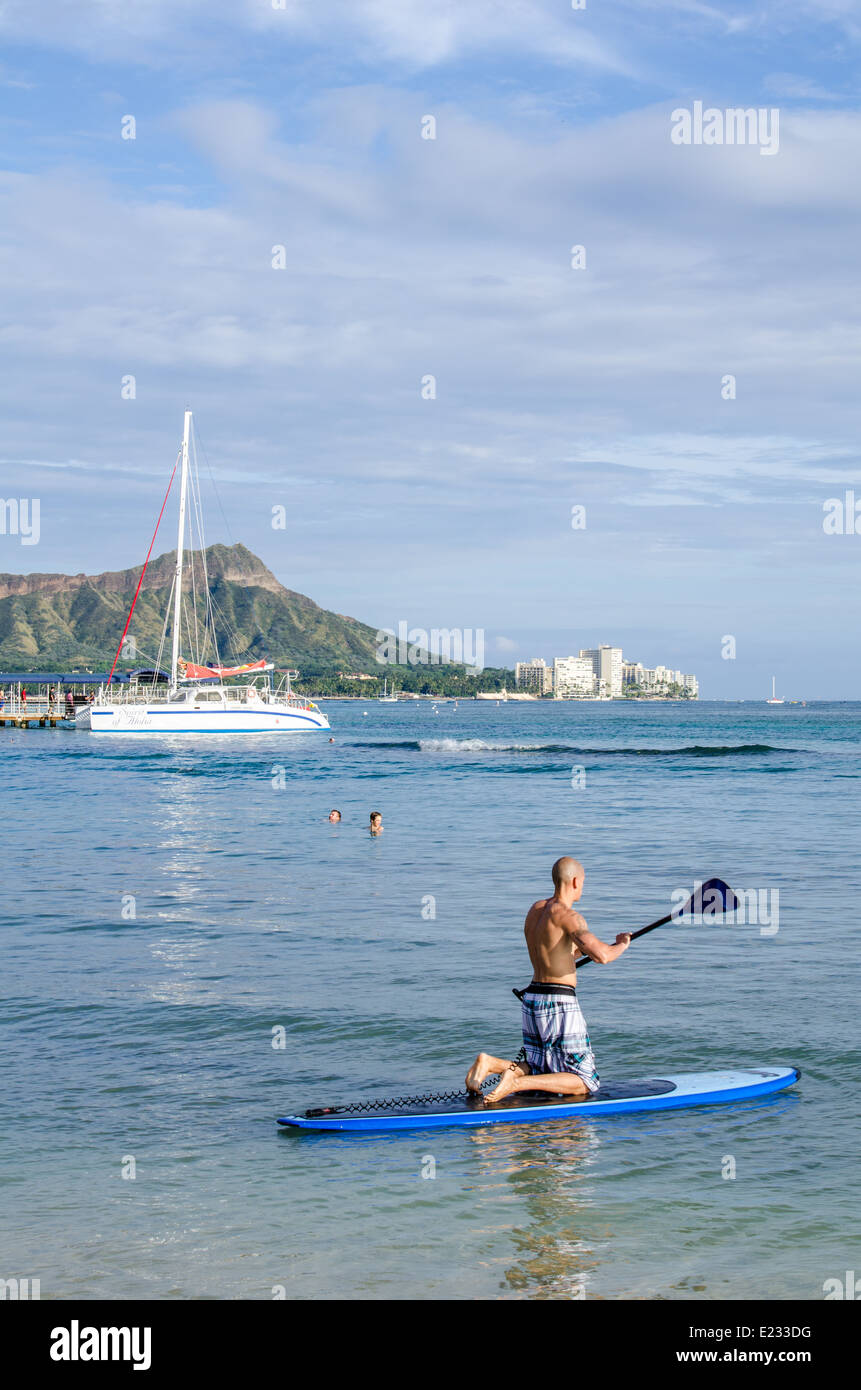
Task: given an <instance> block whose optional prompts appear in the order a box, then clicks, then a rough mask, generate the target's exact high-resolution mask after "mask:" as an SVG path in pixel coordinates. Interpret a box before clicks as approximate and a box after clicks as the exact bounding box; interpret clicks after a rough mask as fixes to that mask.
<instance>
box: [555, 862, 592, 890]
mask: <svg viewBox="0 0 861 1390" xmlns="http://www.w3.org/2000/svg"><path fill="white" fill-rule="evenodd" d="M585 877H586V870H585V869H584V868H583V865H582V864H581V863H580V860H579V859H572V858H571V856H570V854H564V855H563V856H562V858H561V859H557V860H556V863H555V864H554V865H553V887H554V888H555V889H556V891H557V893H558V891H559V889H560V888H567V887H568V885H569V884H571V883H573V884H574V885H575V886H576V885H577V884H582V882H583V880H584V878H585Z"/></svg>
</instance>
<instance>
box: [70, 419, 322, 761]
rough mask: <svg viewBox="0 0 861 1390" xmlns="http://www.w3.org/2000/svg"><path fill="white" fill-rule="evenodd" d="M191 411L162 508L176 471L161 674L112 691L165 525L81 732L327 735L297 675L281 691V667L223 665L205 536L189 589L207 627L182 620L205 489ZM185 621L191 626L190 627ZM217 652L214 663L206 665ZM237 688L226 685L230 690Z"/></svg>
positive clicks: (79, 720)
mask: <svg viewBox="0 0 861 1390" xmlns="http://www.w3.org/2000/svg"><path fill="white" fill-rule="evenodd" d="M191 418H192V417H191V411H190V410H187V411H186V412H185V423H184V428H183V433H182V447H181V450H180V454H179V458H178V459H177V463H176V464H175V465H174V470H173V473H172V474H171V480H170V483H168V488H167V494H166V495H165V500H164V503H163V504H162V510H161V514H160V516H159V521H161V515H163V514H164V507H165V505H166V503H167V496H168V494H169V493H170V490H171V486H172V484H173V479H174V477H175V476H176V470H177V467H179V470H180V490H179V529H178V535H177V547H176V570H175V572H174V578H173V587H172V590H171V596H170V601H169V602H168V605H167V612H166V613H165V619H164V627H163V629H162V637H161V648H160V650H159V659H158V660H157V662H156V666H155V670H154V671H153V672H151V673H150V675H151V676H152V683H151V684H149V685H141V684H137V685H131V684H130V685H118V684H114V685H112V684H111V680H112V678H113V675H114V672H115V670H116V666H117V662H118V660H119V658H120V653H121V651H122V649H123V643H124V642H125V639H126V635H127V633H128V630H129V625H130V623H131V620H132V614H133V613H134V609H135V604H136V603H137V599H138V594H139V593H140V591H141V585H142V584H143V577H144V575H145V573H146V568H147V565H148V564H149V560H150V556H151V555H152V549H153V545H154V544H155V538H156V535H157V534H158V524H156V529H155V532H154V534H153V538H152V541H151V543H150V548H149V553H148V555H147V558H146V561H145V563H144V566H143V569H142V570H141V576H140V579H139V580H138V586H137V590H136V592H135V596H134V599H133V600H132V605H131V608H130V610H129V615H128V618H127V619H126V626H125V631H124V632H123V635H122V637H121V638H120V645H119V646H118V647H117V654H116V656H115V657H114V664H113V666H112V667H111V672H110V675H109V676H108V681H107V684H106V685H105V686H104V687H103V688H102V689H101V690H100V691H99V693H98V695H97V696H96V698H95V700H94V701H93V703H92V704H91V705H86V706H84V707H83V708H82V709H81V710H80V711H79V712H78V714H77V716H76V724H77V726H78V727H79V728H85V729H90V730H91V731H92V733H94V734H263V733H277V734H289V733H296V732H301V731H307V730H314V729H328V728H329V721H328V719H327V718H326V716H325V714H323V713H322V711H321V710H319V709H318V708H317V706H316V705H315V704H313V703H312V702H311V701H310V700H305V699H302V698H301V697H299V696H296V695H294V694H293V692H292V690H291V688H290V677H291V675H295V674H296V673H295V672H291V671H286V672H281V673H279V674H280V675H281V677H282V679H281V680H280V681H279V683H278V685H277V686H276V685H275V683H274V681H273V672H274V669H275V668H274V665H273V663H272V662H271V661H252V662H244V663H240V664H239V665H233V666H225V665H222V664H221V662H220V661H219V658H218V646H217V642H216V636H215V615H214V611H213V603H212V594H211V592H210V588H209V578H208V575H207V573H206V547H205V544H204V542H203V536H202V534H201V537H200V541H201V545H200V557H201V561H202V566H203V574H202V575H201V576H200V577H199V579H198V577H197V576H196V574H195V572H194V551H193V550H191V551H190V554H189V561H190V564H189V569H190V576H189V577H190V584H189V585H188V586H187V587H190V588H191V589H192V593H193V594H194V593H196V592H197V591H198V588H199V591H200V593H201V596H202V597H203V598H204V599H205V604H206V621H205V622H204V624H203V633H202V634H201V632H200V623H199V621H198V614H197V609H196V607H195V606H194V605H193V604H192V605H190V607H191V612H190V613H189V614H185V615H184V613H183V572H184V569H185V542H186V515H187V512H188V510H189V491H191V502H192V507H193V510H194V512H195V514H196V516H197V518H198V529H199V530H202V527H201V522H200V514H201V509H200V487H199V481H198V479H197V470H196V468H195V469H194V472H193V476H190V470H189V444H190V440H191ZM171 610H172V614H173V621H172V631H171V662H170V679H169V681H167V682H164V681H162V683H161V685H159V682H158V677H159V675H160V668H161V656H162V649H163V648H164V645H165V642H166V637H167V631H168V624H169V622H170V619H171ZM184 619H185V620H184ZM183 631H184V632H185V634H186V640H187V641H188V642H189V643H190V645H191V646H192V647H193V649H194V653H195V660H194V661H188V660H184V659H183V657H182V656H181V655H180V644H181V637H182V634H183ZM210 649H211V651H212V653H213V659H212V660H209V661H208V660H206V656H207V653H208V652H209V650H210ZM229 681H230V682H236V683H235V684H233V683H231V684H227V683H226V682H229Z"/></svg>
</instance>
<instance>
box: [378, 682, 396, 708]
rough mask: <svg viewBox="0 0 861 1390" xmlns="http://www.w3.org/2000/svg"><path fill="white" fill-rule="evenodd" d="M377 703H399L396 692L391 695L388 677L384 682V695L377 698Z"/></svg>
mask: <svg viewBox="0 0 861 1390" xmlns="http://www.w3.org/2000/svg"><path fill="white" fill-rule="evenodd" d="M377 703H378V704H381V705H396V704H397V703H398V697H397V695H396V693H395V691H394V690H393V691H392V693H391V695H390V694H389V681H388V677H386V679H385V680H384V681H383V693H382V695H378V696H377Z"/></svg>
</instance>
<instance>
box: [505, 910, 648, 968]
mask: <svg viewBox="0 0 861 1390" xmlns="http://www.w3.org/2000/svg"><path fill="white" fill-rule="evenodd" d="M523 932H524V935H525V937H526V947H527V950H528V951H529V959H530V960H531V962H532V978H533V979H534V980H535V982H536V984H538V983H542V984H552V985H573V986H575V987H576V984H577V971H576V970H575V969H574V962H575V960H576V959H577V957H578V956H588V957H589V959H590V960H594V961H598V962H599V964H601V965H606V964H608V963H609V961H611V960H615V959H616V957H617V956H619V955H621V954H622V951H624V950H625V948H626V946H627V945H628V943H629V941H630V939H631V938H630V936H629V935H628V933H627V932H620V933H619V935H618V936H617V937H616V944H615V945H614V946H610V945H608V943H607V942H606V941H601V939H600V938H599V937H597V936H593V934H592V932H590V930H589V928H588V927H587V925H586V919H585V917H581V916H580V913H579V912H575V911H574V909H573V908H571V907H566V906H565V904H564V903H563V902H560V900H559V899H558V898H542V899H541V900H540V901H539V902H537V903H533V904H532V906H531V908H530V909H529V911H528V913H527V914H526V923H525V925H524V928H523ZM623 943H624V944H623Z"/></svg>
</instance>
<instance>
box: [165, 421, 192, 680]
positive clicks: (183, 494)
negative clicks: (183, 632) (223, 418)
mask: <svg viewBox="0 0 861 1390" xmlns="http://www.w3.org/2000/svg"><path fill="white" fill-rule="evenodd" d="M190 433H191V411H190V410H187V411H186V412H185V423H184V425H183V430H182V473H181V476H180V485H179V529H178V532H177V540H176V577H175V579H174V592H173V645H172V647H171V657H170V688H171V690H176V689H177V687H178V686H179V629H180V620H181V617H182V558H183V547H184V543H185V504H186V498H187V495H188V440H189V435H190Z"/></svg>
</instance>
